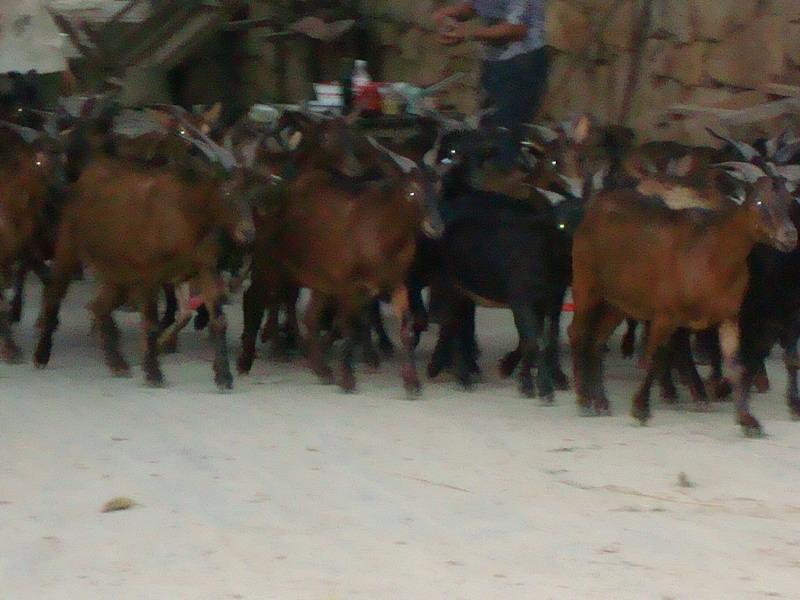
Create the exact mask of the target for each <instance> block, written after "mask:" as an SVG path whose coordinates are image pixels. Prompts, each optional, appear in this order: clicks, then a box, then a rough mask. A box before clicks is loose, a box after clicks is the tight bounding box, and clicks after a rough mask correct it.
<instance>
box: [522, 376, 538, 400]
mask: <svg viewBox="0 0 800 600" xmlns="http://www.w3.org/2000/svg"><path fill="white" fill-rule="evenodd" d="M519 393H520V394H522V395H523V396H525V397H526V398H536V390H535V389H534V387H533V381H527V380H526V381H520V382H519Z"/></svg>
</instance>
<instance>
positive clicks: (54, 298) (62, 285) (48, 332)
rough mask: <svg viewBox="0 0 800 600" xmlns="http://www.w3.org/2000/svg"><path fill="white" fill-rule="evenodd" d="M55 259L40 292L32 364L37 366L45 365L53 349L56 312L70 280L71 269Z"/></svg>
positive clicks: (56, 326) (56, 323) (56, 324)
mask: <svg viewBox="0 0 800 600" xmlns="http://www.w3.org/2000/svg"><path fill="white" fill-rule="evenodd" d="M56 260H57V263H56V268H55V269H54V270H53V277H52V279H51V280H50V283H48V284H47V285H46V286H45V287H44V292H43V293H42V314H41V316H40V317H39V323H38V326H39V328H40V331H41V333H40V334H39V341H38V342H37V344H36V351H35V352H34V355H33V364H34V365H35V366H36V367H37V368H42V367H45V366H47V363H49V362H50V354H51V352H52V349H53V333H55V330H56V329H57V328H58V313H59V312H60V310H61V301H62V300H63V299H64V296H65V295H66V293H67V289H68V288H69V285H70V283H71V280H72V272H73V271H72V270H71V269H70V268H69V267H65V266H60V265H62V263H60V262H58V258H57V259H56ZM65 262H66V261H65Z"/></svg>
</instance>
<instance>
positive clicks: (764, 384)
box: [753, 373, 770, 394]
mask: <svg viewBox="0 0 800 600" xmlns="http://www.w3.org/2000/svg"><path fill="white" fill-rule="evenodd" d="M753 385H754V386H755V388H756V392H758V393H759V394H766V393H768V392H769V387H770V386H769V377H767V374H766V373H759V374H758V375H756V376H755V379H753Z"/></svg>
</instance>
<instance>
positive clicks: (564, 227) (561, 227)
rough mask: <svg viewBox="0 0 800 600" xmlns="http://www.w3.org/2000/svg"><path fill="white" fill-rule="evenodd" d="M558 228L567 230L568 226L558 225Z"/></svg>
mask: <svg viewBox="0 0 800 600" xmlns="http://www.w3.org/2000/svg"><path fill="white" fill-rule="evenodd" d="M558 228H559V229H566V228H567V226H566V225H565V224H564V223H559V224H558Z"/></svg>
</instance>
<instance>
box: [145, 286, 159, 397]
mask: <svg viewBox="0 0 800 600" xmlns="http://www.w3.org/2000/svg"><path fill="white" fill-rule="evenodd" d="M142 329H143V330H144V336H145V351H144V360H143V361H142V368H143V370H144V375H145V381H147V384H148V385H151V386H153V387H161V386H163V385H164V374H163V373H162V372H161V367H160V366H159V364H158V352H159V347H158V342H159V332H160V331H161V328H160V327H159V324H158V301H157V299H156V297H155V294H154V295H153V297H152V298H149V299H146V300H145V302H144V304H143V306H142Z"/></svg>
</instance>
